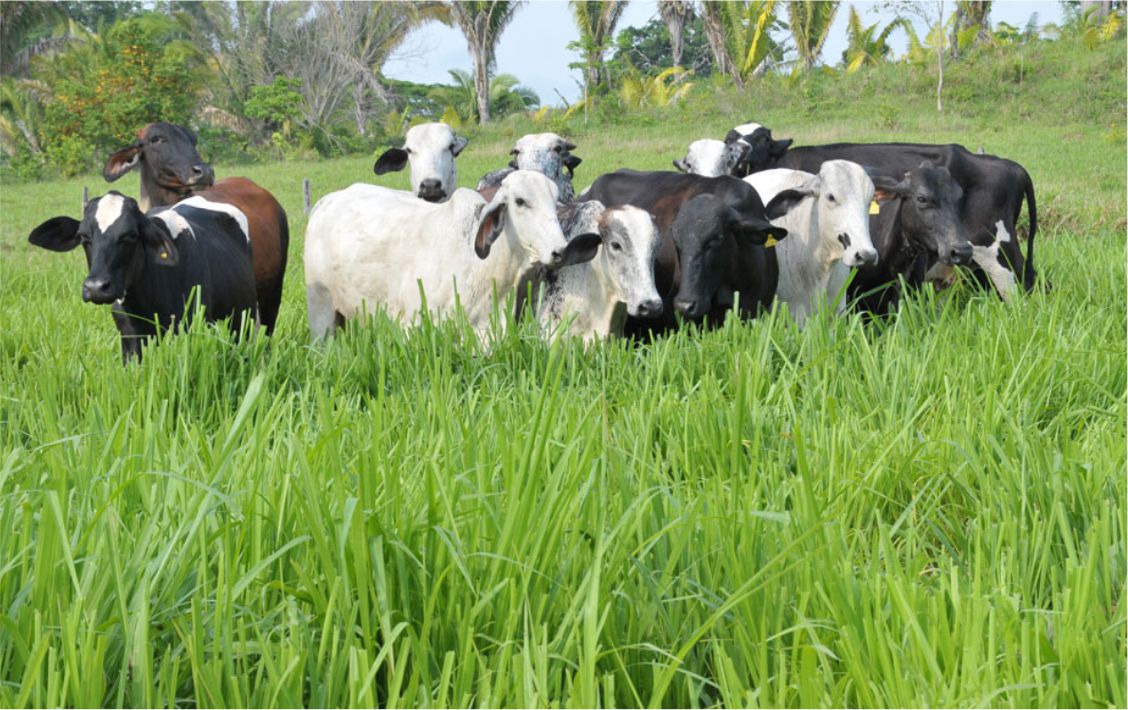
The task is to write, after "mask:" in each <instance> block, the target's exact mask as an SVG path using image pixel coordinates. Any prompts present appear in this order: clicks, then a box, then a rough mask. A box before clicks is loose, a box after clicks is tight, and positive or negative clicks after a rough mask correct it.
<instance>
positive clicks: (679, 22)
mask: <svg viewBox="0 0 1128 710" xmlns="http://www.w3.org/2000/svg"><path fill="white" fill-rule="evenodd" d="M658 14H659V15H661V16H662V20H663V21H664V22H665V23H666V29H668V30H669V31H670V51H671V52H672V53H673V55H674V66H675V67H680V66H681V56H682V48H683V47H684V46H685V45H684V42H683V34H684V32H685V23H687V22H689V21H690V20H692V19H693V6H692V5H690V4H689V3H688V2H687V1H686V0H658Z"/></svg>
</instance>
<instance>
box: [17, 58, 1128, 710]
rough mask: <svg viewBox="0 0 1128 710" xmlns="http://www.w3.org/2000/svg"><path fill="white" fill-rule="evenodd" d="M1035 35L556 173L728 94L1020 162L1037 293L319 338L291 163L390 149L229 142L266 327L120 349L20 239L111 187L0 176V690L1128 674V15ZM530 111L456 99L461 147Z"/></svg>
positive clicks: (501, 154) (143, 696) (459, 689)
mask: <svg viewBox="0 0 1128 710" xmlns="http://www.w3.org/2000/svg"><path fill="white" fill-rule="evenodd" d="M1025 52H1026V53H1025V54H1024V55H1023V56H1022V57H1021V58H1018V56H1017V55H1011V54H1007V55H1004V56H1002V57H998V58H995V60H994V61H988V60H989V59H990V58H989V57H986V56H984V57H979V58H978V59H976V60H975V61H974V62H973V63H972V62H969V63H968V64H967V65H964V66H957V67H955V68H953V70H952V72H951V73H950V75H949V82H950V87H951V88H950V94H949V97H950V98H949V103H948V110H947V111H946V112H945V113H944V114H943V115H940V116H938V115H936V113H935V111H934V105H933V104H932V101H933V99H932V98H931V96H930V94H929V90H930V81H931V79H930V77H929V76H928V75H926V74H925V73H924V71H923V70H916V69H911V70H910V69H907V68H905V67H888V68H883V69H880V70H879V71H877V72H875V73H873V74H870V75H859V76H854V77H848V78H845V79H832V78H830V77H812V78H808V79H807V80H805V81H801V82H798V83H796V84H795V85H791V86H789V85H787V84H786V83H785V82H784V81H782V80H779V81H777V82H774V83H768V84H765V85H762V86H759V85H758V86H756V87H753V90H752V91H750V92H749V93H747V94H745V95H736V94H733V93H731V92H723V91H713V90H712V89H711V88H710V87H707V86H701V87H699V91H698V94H697V97H698V99H697V102H696V103H694V104H693V105H692V106H685V107H681V108H677V109H673V110H670V111H668V112H660V113H656V114H654V115H641V116H624V117H605V118H602V119H600V120H599V121H593V122H592V123H590V124H588V125H587V126H584V125H583V123H582V122H578V123H576V124H574V125H572V126H571V127H570V129H569V131H568V135H569V137H571V138H573V140H575V142H576V143H577V144H579V146H580V147H579V148H578V149H577V151H576V152H577V153H578V154H579V155H581V156H582V157H583V158H584V159H585V162H584V164H583V165H582V166H581V167H580V168H579V173H578V177H579V178H580V179H579V182H580V183H582V184H586V183H587V182H590V181H591V180H592V179H593V178H594V177H595V176H596V175H598V174H600V173H601V172H604V171H606V170H610V169H614V168H616V167H619V166H622V165H630V166H633V167H638V168H661V167H665V166H667V165H669V161H670V160H671V159H672V158H674V157H677V156H678V155H679V152H680V151H683V150H684V148H685V146H686V145H687V144H688V143H689V142H690V141H691V140H693V139H696V138H700V137H706V136H721V135H723V133H724V132H725V131H726V130H727V129H728V128H729V127H731V126H732V125H734V124H735V123H738V122H743V121H745V120H753V119H754V120H759V121H762V122H763V123H765V124H767V125H768V126H770V127H772V128H773V129H774V132H775V134H776V135H777V137H779V136H791V137H794V138H796V140H797V142H798V143H808V142H820V141H825V140H836V139H857V140H869V139H872V140H883V139H897V140H926V141H957V142H961V143H964V144H965V145H967V146H969V147H971V148H972V149H973V150H974V149H976V148H978V147H979V146H981V145H982V146H983V147H985V148H986V150H987V151H988V152H992V153H996V154H1000V155H1005V156H1007V157H1011V158H1013V159H1016V160H1018V161H1019V162H1021V163H1023V164H1024V165H1025V166H1026V167H1027V168H1028V170H1029V171H1030V172H1031V174H1032V175H1033V177H1034V180H1035V184H1036V187H1037V191H1038V203H1039V216H1040V222H1041V229H1040V234H1039V240H1040V241H1039V245H1038V256H1037V260H1038V265H1039V271H1040V272H1041V273H1042V274H1044V275H1046V276H1048V277H1049V279H1050V280H1051V281H1052V282H1053V289H1052V290H1051V291H1049V292H1048V293H1043V292H1038V293H1035V294H1032V295H1030V296H1028V297H1024V298H1020V299H1018V300H1017V302H1015V303H1013V304H1010V305H1004V304H1002V303H1001V302H999V301H998V300H997V299H996V298H995V297H993V296H991V295H989V294H985V293H982V292H979V291H977V290H975V289H973V288H970V287H968V286H967V285H965V284H962V283H961V284H957V286H956V288H955V289H954V290H952V291H950V292H947V293H945V294H943V295H941V296H937V295H934V294H931V293H922V294H920V296H919V297H918V298H915V299H912V300H910V301H909V302H907V303H906V304H905V305H904V308H903V309H902V312H901V313H900V314H899V317H897V318H896V319H894V320H891V321H890V322H889V323H878V324H866V323H863V322H861V321H860V320H859V319H858V318H856V317H850V318H841V319H828V318H821V319H816V320H815V321H814V322H812V323H811V324H810V325H809V326H808V328H807V329H806V330H805V331H804V332H802V333H800V332H798V331H797V330H796V329H795V328H794V327H793V326H791V325H790V324H789V323H788V322H787V319H786V317H783V314H780V313H777V314H774V315H773V316H772V317H770V318H766V319H763V320H760V321H757V322H753V323H748V324H742V323H738V322H734V321H730V322H729V323H727V324H726V326H725V327H724V328H721V329H719V330H716V331H713V332H709V333H699V332H696V331H692V330H688V331H684V332H681V333H678V334H677V335H675V336H672V337H669V338H665V339H662V340H659V341H657V342H655V343H653V344H650V345H646V346H639V347H629V346H627V345H626V344H624V343H622V342H609V343H606V344H601V345H599V346H597V347H594V348H592V349H590V350H586V351H585V350H584V349H583V348H582V346H581V345H580V344H578V343H561V344H558V345H556V346H553V347H550V346H548V345H546V344H544V343H543V342H541V341H540V340H539V339H537V338H536V337H535V335H534V334H533V332H532V330H531V329H530V328H529V327H528V326H527V324H526V325H524V326H521V327H517V328H513V329H512V330H511V332H509V333H508V334H507V335H506V336H505V337H504V338H503V339H501V340H500V341H499V342H498V343H497V344H496V345H494V346H493V347H492V348H490V349H489V350H488V351H484V350H483V349H482V348H480V347H479V346H478V345H477V344H476V342H475V341H474V340H473V339H471V338H468V336H467V332H466V330H465V328H464V327H463V326H461V325H460V324H457V323H445V324H440V325H432V324H423V325H422V326H420V327H419V328H416V329H413V330H411V331H410V332H406V333H405V332H404V331H402V330H401V329H399V328H398V327H396V326H394V325H392V324H390V323H388V322H387V321H386V320H383V319H376V320H375V321H374V322H372V323H371V324H369V325H367V326H365V327H357V328H351V329H350V330H349V331H348V332H347V333H345V334H344V335H343V336H342V337H340V338H338V339H337V340H335V341H334V342H333V343H331V344H329V345H328V346H325V347H316V348H315V347H311V346H310V345H309V339H308V332H307V330H306V325H305V314H304V309H305V299H304V293H303V289H302V283H301V281H302V269H301V252H302V239H301V234H302V232H303V230H304V227H305V218H304V216H303V214H302V211H301V179H302V178H303V177H309V178H310V180H311V181H312V184H313V186H314V190H315V197H316V196H317V195H322V194H325V193H326V192H328V191H331V190H334V189H339V188H341V187H344V186H346V185H348V184H350V183H352V182H356V181H364V182H378V183H382V184H388V185H394V186H401V187H402V186H405V185H406V177H405V176H403V175H393V176H384V178H381V179H376V178H375V177H374V176H373V175H372V174H371V164H372V160H371V158H369V157H367V156H365V157H357V158H350V159H342V160H337V161H328V162H322V163H286V164H278V165H263V166H247V167H245V168H240V169H238V170H237V171H236V170H228V169H227V168H225V166H224V164H223V161H222V160H221V159H220V158H219V157H218V156H216V157H213V159H214V160H215V163H216V168H217V173H218V174H219V175H220V176H224V175H229V174H233V173H239V174H246V175H248V176H249V177H251V178H252V179H254V180H256V181H258V182H260V183H261V184H263V185H264V186H265V187H267V188H268V189H270V190H272V191H273V192H274V193H275V194H276V195H277V196H278V197H279V199H280V200H281V201H282V202H283V204H284V205H285V206H286V208H287V210H288V212H289V214H290V218H291V229H292V232H293V234H294V235H295V239H294V244H293V245H292V251H291V264H290V268H289V271H288V275H287V278H288V282H287V285H286V294H285V299H284V302H283V310H282V317H281V320H280V326H279V331H278V333H277V334H276V336H275V337H274V338H273V339H270V340H267V339H265V338H257V339H252V340H251V341H249V342H244V343H233V342H231V339H230V338H229V337H228V336H227V335H226V334H225V333H223V332H220V331H218V330H215V329H209V328H205V327H196V328H194V329H193V330H192V332H191V333H188V334H186V335H183V336H178V337H176V338H173V339H170V340H168V341H167V342H164V343H162V344H160V345H159V346H157V347H152V348H150V349H149V351H148V352H147V354H146V360H145V362H144V364H143V365H141V366H132V367H128V368H122V367H121V366H120V364H119V361H118V357H119V356H118V352H119V350H118V348H119V346H118V341H117V335H116V331H115V330H114V328H113V325H112V322H111V320H110V316H109V314H108V312H107V311H106V309H105V308H95V307H92V306H89V305H84V304H82V303H81V301H80V298H79V288H80V283H81V279H82V277H83V275H84V273H85V269H84V264H83V263H82V257H81V256H79V255H78V254H73V253H72V254H64V255H59V254H49V253H47V252H43V251H39V250H35V249H33V248H32V247H30V246H29V245H27V243H26V237H27V234H28V233H29V232H30V230H31V228H32V227H34V226H35V225H36V224H38V223H39V222H41V221H42V220H44V219H46V218H48V217H51V216H54V215H56V214H71V215H77V214H78V206H79V199H80V195H81V187H82V185H83V184H86V185H89V186H90V188H91V192H92V194H95V195H97V194H101V192H103V190H104V189H105V187H106V186H105V184H104V183H102V182H101V179H100V178H96V179H95V178H93V177H91V178H87V179H85V180H71V181H60V182H50V183H38V184H27V185H5V186H4V187H3V189H2V190H0V323H2V324H3V327H2V328H0V529H3V530H7V531H9V532H8V534H7V535H4V536H0V705H3V706H24V705H35V706H44V705H63V704H66V705H82V706H94V705H146V706H156V705H213V706H214V705H253V706H297V705H317V706H329V705H333V706H336V705H369V706H370V705H375V704H380V705H388V706H391V705H413V706H419V705H427V706H452V705H453V706H467V705H487V706H512V705H520V706H530V705H531V706H548V705H560V706H564V705H569V706H588V707H590V706H595V705H597V704H599V705H606V706H611V705H618V706H623V705H632V706H637V705H654V706H681V707H690V706H693V707H698V706H714V705H724V706H780V705H802V706H824V705H851V706H874V705H881V706H906V707H907V706H923V705H929V706H980V705H984V706H1007V707H1011V706H1039V707H1052V706H1078V705H1085V706H1117V707H1123V706H1124V705H1125V703H1126V700H1128V696H1126V681H1125V624H1126V614H1125V605H1124V597H1123V586H1124V585H1123V582H1124V579H1125V575H1126V573H1128V564H1126V560H1125V534H1124V533H1125V516H1126V512H1128V507H1126V505H1125V495H1126V490H1125V488H1126V482H1125V475H1124V473H1125V467H1126V463H1128V462H1126V453H1125V449H1126V437H1125V426H1126V418H1128V412H1126V406H1125V395H1126V390H1128V364H1126V357H1128V352H1126V347H1125V331H1126V328H1128V314H1126V304H1125V285H1126V274H1125V262H1126V254H1125V193H1126V174H1125V162H1126V151H1125V145H1124V134H1123V129H1124V121H1125V85H1124V56H1125V45H1124V43H1123V41H1121V42H1119V43H1117V44H1116V45H1114V46H1110V47H1106V48H1105V49H1103V50H1102V51H1100V52H1087V51H1085V50H1081V49H1079V48H1077V47H1070V46H1068V45H1067V44H1062V45H1040V46H1037V47H1034V48H1030V49H1028V50H1025ZM1016 61H1017V62H1018V63H1019V74H1020V75H1021V81H1010V80H1008V79H1007V77H1010V76H1011V74H1010V73H1008V72H1011V71H1012V68H1013V66H1014V64H1015V62H1016ZM996 79H997V80H996ZM983 87H986V88H983ZM1083 97H1088V98H1083ZM883 105H885V106H892V107H893V108H891V109H882V108H881V107H882V106H883ZM530 128H532V123H531V122H530V121H528V120H527V119H522V120H517V121H513V122H510V123H505V124H502V125H499V126H494V127H491V128H489V129H488V130H482V131H475V132H473V133H472V134H471V144H470V147H469V148H468V149H467V150H466V152H465V153H464V154H463V156H462V157H460V158H459V170H460V176H461V177H460V182H461V183H462V184H464V185H472V184H473V183H474V182H475V181H476V179H477V177H478V176H479V175H481V174H482V173H483V172H485V171H486V170H488V169H492V168H494V167H498V166H500V165H503V164H504V163H505V161H506V152H507V151H508V149H509V147H510V145H511V143H512V140H513V138H515V137H516V136H517V135H520V134H521V133H524V132H526V131H527V130H529V129H530ZM205 149H206V147H205ZM119 185H120V186H121V187H120V188H119V189H122V190H123V191H126V192H130V193H131V194H135V190H136V187H137V185H136V181H135V178H133V177H132V176H131V177H128V178H126V179H123V180H122V181H121V182H120V183H119ZM115 187H118V185H115Z"/></svg>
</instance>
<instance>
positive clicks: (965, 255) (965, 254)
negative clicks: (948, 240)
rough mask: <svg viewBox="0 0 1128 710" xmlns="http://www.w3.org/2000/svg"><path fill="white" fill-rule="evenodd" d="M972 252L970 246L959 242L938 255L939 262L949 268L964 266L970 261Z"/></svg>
mask: <svg viewBox="0 0 1128 710" xmlns="http://www.w3.org/2000/svg"><path fill="white" fill-rule="evenodd" d="M971 256H972V251H971V245H970V244H968V243H967V242H961V243H960V244H957V245H955V246H953V247H949V248H948V249H946V250H945V251H944V252H942V253H941V254H940V261H942V262H944V263H945V264H948V265H949V266H952V265H956V264H966V263H968V262H969V261H971Z"/></svg>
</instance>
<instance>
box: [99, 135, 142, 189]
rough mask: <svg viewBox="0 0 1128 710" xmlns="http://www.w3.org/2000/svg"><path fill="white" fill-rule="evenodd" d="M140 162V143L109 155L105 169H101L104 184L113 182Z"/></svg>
mask: <svg viewBox="0 0 1128 710" xmlns="http://www.w3.org/2000/svg"><path fill="white" fill-rule="evenodd" d="M140 162H141V141H137V142H136V143H134V144H133V145H131V146H128V147H126V148H122V149H121V150H119V151H116V152H115V153H113V154H111V155H110V157H109V159H108V160H107V161H106V165H105V167H103V168H102V177H104V178H105V179H106V182H113V181H114V180H117V179H118V178H119V177H121V176H122V175H125V174H126V173H128V172H129V171H130V170H132V169H134V168H136V167H137V164H138V163H140Z"/></svg>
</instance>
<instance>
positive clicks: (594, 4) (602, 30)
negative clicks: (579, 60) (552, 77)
mask: <svg viewBox="0 0 1128 710" xmlns="http://www.w3.org/2000/svg"><path fill="white" fill-rule="evenodd" d="M568 4H569V5H570V6H571V8H572V17H573V18H574V19H575V20H576V29H577V30H579V32H580V39H579V41H578V42H575V43H572V44H570V45H569V47H572V48H578V49H579V50H580V52H581V53H582V55H583V58H584V61H583V65H582V66H583V70H584V86H585V91H586V93H587V94H588V95H591V94H593V93H595V90H596V87H598V86H599V84H600V83H601V82H600V79H599V74H600V69H602V68H603V53H604V52H606V51H607V45H609V44H610V43H611V37H612V36H613V35H614V32H615V25H617V24H619V18H620V17H622V15H623V10H625V9H627V3H626V0H609V1H608V2H599V1H598V0H571V1H570V2H569V3H568Z"/></svg>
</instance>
